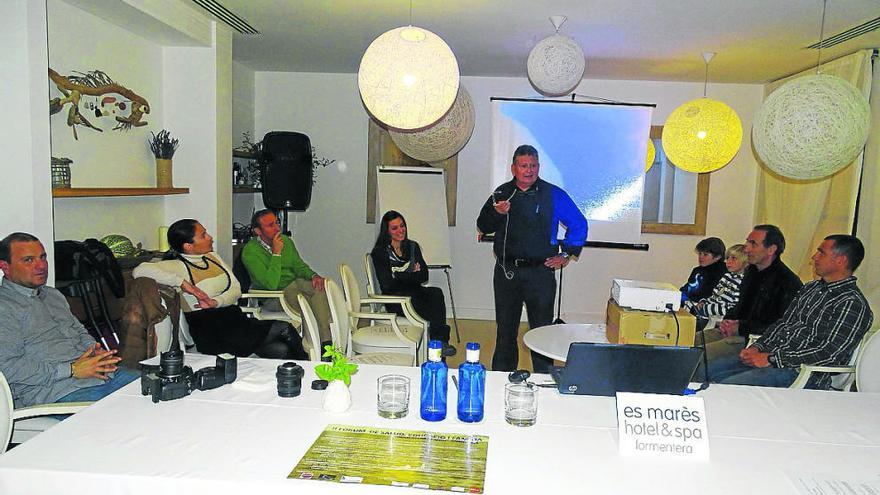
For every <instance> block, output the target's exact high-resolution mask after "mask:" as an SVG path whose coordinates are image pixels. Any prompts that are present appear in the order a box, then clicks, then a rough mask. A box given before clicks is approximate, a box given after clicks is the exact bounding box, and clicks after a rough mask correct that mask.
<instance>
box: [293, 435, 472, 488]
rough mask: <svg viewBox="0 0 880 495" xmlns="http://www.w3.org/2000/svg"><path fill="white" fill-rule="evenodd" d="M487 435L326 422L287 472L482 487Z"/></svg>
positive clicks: (323, 478)
mask: <svg viewBox="0 0 880 495" xmlns="http://www.w3.org/2000/svg"><path fill="white" fill-rule="evenodd" d="M488 448H489V437H487V436H483V435H461V434H457V433H438V432H429V431H414V430H391V429H386V428H369V427H362V426H350V425H329V426H327V428H325V429H324V431H323V432H321V435H320V436H318V439H317V440H315V442H314V443H313V444H312V446H311V447H310V448H309V450H308V451H307V452H306V454H305V455H304V456H303V458H302V459H300V461H299V463H297V465H296V467H295V468H293V471H291V472H290V474H289V475H288V476H287V477H288V478H296V479H308V480H318V481H331V482H337V483H366V484H371V485H389V486H409V487H413V488H423V489H430V490H447V491H453V492H465V493H483V483H484V481H485V479H486V453H487V451H488Z"/></svg>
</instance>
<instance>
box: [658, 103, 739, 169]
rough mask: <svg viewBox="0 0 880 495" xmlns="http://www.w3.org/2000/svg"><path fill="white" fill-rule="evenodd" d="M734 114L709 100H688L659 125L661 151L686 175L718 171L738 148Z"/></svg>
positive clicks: (731, 110)
mask: <svg viewBox="0 0 880 495" xmlns="http://www.w3.org/2000/svg"><path fill="white" fill-rule="evenodd" d="M742 133H743V131H742V123H741V122H740V120H739V116H737V115H736V112H734V111H733V109H732V108H730V107H729V106H727V105H726V104H724V103H722V102H720V101H718V100H713V99H711V98H698V99H696V100H691V101H689V102H687V103H685V104H683V105H681V106H680V107H678V108H676V109H675V110H673V111H672V114H670V115H669V118H668V119H666V123H665V124H664V125H663V137H662V142H663V151H664V152H665V153H666V157H667V158H668V159H669V161H670V162H672V164H673V165H675V166H676V167H678V168H680V169H682V170H685V171H687V172H694V173H705V172H712V171H714V170H718V169H719V168H721V167H723V166H725V165H727V164H728V163H729V162H730V160H732V159H733V157H734V156H736V153H737V151H739V147H740V144H742Z"/></svg>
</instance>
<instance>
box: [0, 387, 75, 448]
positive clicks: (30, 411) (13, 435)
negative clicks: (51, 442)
mask: <svg viewBox="0 0 880 495" xmlns="http://www.w3.org/2000/svg"><path fill="white" fill-rule="evenodd" d="M91 404H92V403H91V402H66V403H65V402H62V403H54V404H39V405H35V406H30V407H22V408H19V409H15V408H14V407H13V404H12V391H11V390H10V389H9V383H8V382H7V381H6V377H5V376H4V375H3V373H0V442H2V444H0V454H2V453H4V452H6V448H7V447H8V446H9V442H10V441H12V443H23V442H25V441H26V440H29V439H30V438H32V437H34V436H36V435H37V434H38V433H41V432H43V431H44V430H47V429H49V428H51V427H52V426H54V425H56V424H58V423H59V422H60V420H58V419H56V418H53V417H49V416H50V415H54V414H74V413H76V412H79V411H81V410H83V409H84V408H86V407H88V406H89V405H91Z"/></svg>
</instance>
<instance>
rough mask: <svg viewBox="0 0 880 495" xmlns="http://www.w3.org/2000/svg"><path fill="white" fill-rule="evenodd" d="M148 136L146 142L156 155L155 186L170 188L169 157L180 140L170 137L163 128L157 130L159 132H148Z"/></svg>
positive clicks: (172, 155)
mask: <svg viewBox="0 0 880 495" xmlns="http://www.w3.org/2000/svg"><path fill="white" fill-rule="evenodd" d="M150 136H151V137H150V139H148V140H147V143H148V144H149V145H150V151H152V152H153V156H155V157H156V187H158V188H160V189H171V188H172V187H174V185H173V184H172V178H171V159H172V158H173V157H174V152H175V151H177V147H178V145H179V144H180V142H179V141H178V140H177V139H175V138H172V137H171V133H170V132H168V131H167V130H165V129H162V130H161V131H159V134H153V133H152V132H150Z"/></svg>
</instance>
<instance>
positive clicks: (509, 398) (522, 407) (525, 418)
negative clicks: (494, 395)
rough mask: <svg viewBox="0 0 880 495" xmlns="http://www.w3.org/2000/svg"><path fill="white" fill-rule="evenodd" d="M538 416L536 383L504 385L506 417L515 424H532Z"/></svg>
mask: <svg viewBox="0 0 880 495" xmlns="http://www.w3.org/2000/svg"><path fill="white" fill-rule="evenodd" d="M537 418H538V387H537V385H535V384H534V383H528V382H523V383H508V384H505V385H504V419H505V420H507V422H508V423H510V424H512V425H514V426H532V425H533V424H535V420H536V419H537Z"/></svg>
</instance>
